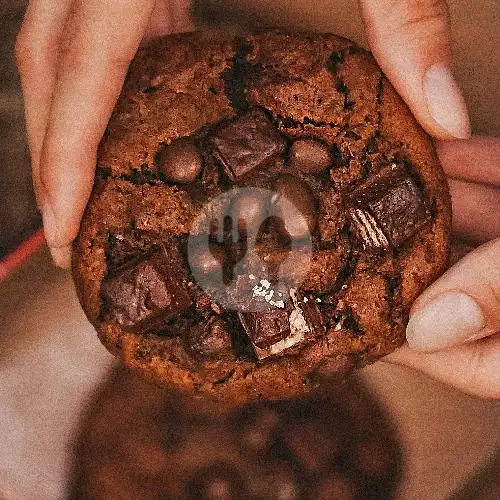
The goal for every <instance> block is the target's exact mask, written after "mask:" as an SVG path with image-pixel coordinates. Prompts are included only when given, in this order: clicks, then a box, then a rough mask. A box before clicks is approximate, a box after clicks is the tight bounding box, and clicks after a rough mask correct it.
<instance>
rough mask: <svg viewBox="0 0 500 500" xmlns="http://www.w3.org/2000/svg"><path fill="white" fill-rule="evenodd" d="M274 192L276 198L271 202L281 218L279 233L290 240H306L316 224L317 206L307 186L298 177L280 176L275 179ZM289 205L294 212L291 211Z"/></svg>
mask: <svg viewBox="0 0 500 500" xmlns="http://www.w3.org/2000/svg"><path fill="white" fill-rule="evenodd" d="M274 190H275V191H276V195H277V196H276V198H275V199H274V200H273V201H274V203H276V205H277V207H278V210H279V213H280V216H281V220H282V228H281V231H282V232H284V233H286V234H288V235H289V236H290V238H295V239H303V238H307V237H308V236H309V235H310V233H311V231H313V230H314V228H315V227H316V224H317V222H318V206H317V202H316V199H315V198H314V195H313V193H312V191H311V189H310V188H309V186H308V185H307V184H306V183H305V182H303V181H302V180H300V179H299V178H298V177H295V176H293V175H282V176H280V177H279V178H278V179H276V181H275V183H274ZM290 204H291V205H292V207H293V208H295V210H293V209H292V210H291V207H290ZM297 211H298V212H299V213H297ZM300 214H302V217H300Z"/></svg>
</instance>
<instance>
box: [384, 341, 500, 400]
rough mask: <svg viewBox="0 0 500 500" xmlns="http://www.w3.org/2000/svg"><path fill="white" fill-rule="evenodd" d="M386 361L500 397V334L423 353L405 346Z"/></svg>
mask: <svg viewBox="0 0 500 500" xmlns="http://www.w3.org/2000/svg"><path fill="white" fill-rule="evenodd" d="M383 359H384V361H387V362H389V363H395V364H398V365H405V366H410V367H412V368H415V369H416V370H420V371H422V372H424V373H427V374H428V375H430V376H431V377H433V378H435V379H437V380H440V381H441V382H444V383H446V384H450V385H453V386H454V387H456V388H458V389H460V390H462V391H464V392H468V393H469V394H473V395H475V396H480V397H483V398H500V336H499V335H498V334H497V335H495V336H492V337H489V338H486V339H483V340H481V341H478V342H473V343H472V344H466V345H462V346H458V347H452V348H450V349H446V350H443V351H438V352H432V353H422V352H418V351H415V350H413V349H410V348H409V347H408V346H406V345H405V346H403V347H401V348H400V349H398V350H397V351H395V352H393V353H392V354H389V355H388V356H386V357H385V358H383Z"/></svg>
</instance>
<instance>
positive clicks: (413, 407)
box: [0, 0, 500, 500]
mask: <svg viewBox="0 0 500 500" xmlns="http://www.w3.org/2000/svg"><path fill="white" fill-rule="evenodd" d="M5 3H16V2H1V0H0V7H3V5H4V4H5ZM18 3H22V2H18ZM211 3H212V4H217V5H218V7H221V6H223V7H224V6H225V7H228V6H229V7H233V8H234V7H235V6H238V5H240V8H242V9H251V10H252V12H253V15H254V17H257V18H259V19H260V21H261V22H265V23H266V24H275V25H278V24H283V23H284V22H285V20H286V21H287V22H288V23H289V24H293V25H300V26H302V27H310V28H315V29H318V30H325V31H335V32H338V33H340V34H343V35H346V36H349V37H351V38H354V39H357V40H358V41H360V40H362V38H363V35H362V28H361V24H360V20H359V16H358V13H357V8H356V3H355V2H354V1H347V0H323V1H320V0H316V1H312V0H308V1H307V0H305V1H298V0H297V1H290V0H289V1H286V0H247V1H244V2H234V1H233V2H229V1H215V0H214V1H212V2H211ZM242 4H243V5H242ZM450 4H451V12H452V20H453V37H454V49H455V54H456V58H457V74H458V76H459V80H460V82H461V84H462V86H463V88H464V90H465V94H466V99H467V102H468V103H469V107H470V111H471V116H472V118H473V124H474V128H475V130H476V131H479V132H483V133H491V134H497V135H500V85H499V83H500V78H499V76H500V75H499V68H500V50H499V49H500V41H499V32H500V17H499V16H500V5H499V2H497V1H495V0H489V1H488V0H479V1H478V0H475V1H465V0H460V1H458V0H454V1H451V2H450ZM250 14H251V12H250ZM248 16H249V12H248V11H247V12H246V13H245V14H244V17H245V18H248ZM9 96H10V97H9V99H10V100H9V103H11V105H12V106H14V108H15V109H19V102H20V101H19V96H18V94H17V93H15V94H9ZM12 102H13V103H14V104H12ZM15 103H17V107H16V105H15ZM0 105H2V102H0ZM0 339H2V348H1V350H0V439H1V443H2V444H1V446H0V498H2V496H4V497H5V498H8V499H31V498H32V499H37V500H38V499H40V500H43V499H55V498H61V497H62V496H63V491H64V484H65V480H66V479H65V474H66V471H67V467H68V463H69V457H70V452H71V439H72V436H73V435H74V431H75V428H76V426H77V422H78V415H79V413H80V412H81V409H82V404H83V402H84V401H85V398H86V396H87V395H88V393H89V391H90V390H91V388H92V387H93V386H94V385H95V384H96V383H97V382H98V381H99V380H100V379H101V378H102V376H103V375H104V373H105V372H106V370H107V367H108V366H109V365H110V364H111V362H112V359H111V356H110V355H108V354H107V353H106V351H105V350H104V348H103V347H102V346H101V345H100V344H99V342H98V340H97V337H96V335H95V333H94V332H93V330H92V328H91V327H90V325H89V324H88V323H87V321H86V319H85V318H84V316H83V313H82V312H81V309H80V307H79V305H78V302H77V300H76V297H75V294H74V290H73V286H72V283H71V279H70V277H69V276H68V275H67V274H66V273H64V272H62V271H58V270H56V269H54V268H53V267H52V266H51V264H50V261H49V258H48V254H47V252H46V251H45V250H44V251H42V252H40V253H39V254H38V255H36V256H35V257H34V258H32V259H31V260H30V261H29V262H28V263H26V264H25V265H24V266H23V267H22V269H20V270H19V271H18V272H17V273H16V274H14V275H13V276H11V277H10V278H9V279H8V280H7V281H5V282H2V283H0ZM363 377H364V378H365V379H366V380H367V381H368V383H369V384H370V385H371V386H372V387H373V389H374V391H375V392H376V393H377V394H378V395H379V397H380V399H381V400H382V401H384V402H385V403H386V404H387V406H388V408H389V410H390V411H391V413H392V414H393V415H394V417H395V418H396V419H397V421H398V424H399V427H400V432H401V436H402V438H403V440H404V445H405V449H406V457H407V471H406V475H405V479H404V482H403V484H402V486H401V489H400V494H399V498H401V499H415V500H416V499H422V498H424V499H428V500H440V499H446V498H449V496H450V494H451V493H452V492H453V491H454V490H455V489H456V488H457V487H459V486H460V485H461V484H462V483H463V482H464V481H465V480H466V479H467V478H468V477H469V475H470V473H471V472H472V471H474V470H476V469H477V468H478V467H480V466H481V465H482V464H484V463H485V462H486V461H488V459H489V457H491V456H492V454H493V453H494V452H495V450H497V449H498V447H499V445H500V425H499V424H500V403H499V402H493V401H484V400H480V399H477V398H473V397H470V396H466V395H464V394H462V393H459V392H457V391H454V390H451V389H449V388H447V387H445V386H443V385H441V384H438V383H435V382H433V381H431V380H429V379H428V378H426V377H424V376H423V375H420V374H417V373H416V372H413V371H410V370H407V369H404V368H396V367H393V366H390V365H386V364H384V363H377V364H376V365H373V366H371V367H369V368H367V369H365V370H364V371H363ZM491 498H493V497H491Z"/></svg>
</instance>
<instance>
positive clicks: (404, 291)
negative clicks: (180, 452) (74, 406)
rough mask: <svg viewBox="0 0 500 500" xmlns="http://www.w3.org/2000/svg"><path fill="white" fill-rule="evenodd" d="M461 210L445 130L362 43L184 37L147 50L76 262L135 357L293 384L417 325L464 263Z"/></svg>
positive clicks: (249, 395)
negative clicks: (453, 227) (421, 116)
mask: <svg viewBox="0 0 500 500" xmlns="http://www.w3.org/2000/svg"><path fill="white" fill-rule="evenodd" d="M450 211H451V210H450V199H449V194H448V190H447V185H446V181H445V178H444V175H443V172H442V170H441V168H440V165H439V163H438V160H437V158H436V155H435V152H434V149H433V146H432V143H431V141H430V139H429V138H428V137H427V135H426V134H425V133H424V132H423V130H422V129H421V128H420V126H419V125H418V124H417V123H416V121H415V119H414V118H413V117H412V115H411V113H410V112H409V110H408V108H407V107H406V106H405V104H404V103H403V101H402V100H401V99H400V97H399V96H398V95H397V94H396V92H395V91H394V89H393V88H392V86H391V85H390V83H389V82H388V81H387V79H386V78H385V76H384V75H383V74H382V72H381V70H380V69H379V68H378V66H377V65H376V64H375V62H374V60H373V58H372V56H371V55H370V54H369V53H367V52H365V51H364V50H362V49H361V48H359V47H358V46H356V45H355V44H354V43H352V42H350V41H348V40H345V39H341V38H338V37H335V36H332V35H322V34H312V33H287V32H282V31H279V30H271V31H263V32H259V33H254V34H249V35H247V36H244V37H239V38H238V37H234V38H231V37H229V38H227V37H223V36H216V35H213V34H203V33H191V34H185V35H177V36H170V37H164V38H159V39H155V40H152V41H150V42H148V43H147V44H146V45H145V46H143V47H142V48H140V49H139V52H138V53H137V56H136V58H135V59H134V61H133V63H132V65H131V68H130V71H129V74H128V77H127V79H126V82H125V86H124V89H123V92H122V94H121V96H120V98H119V101H118V103H117V106H116V108H115V111H114V113H113V115H112V118H111V120H110V122H109V125H108V128H107V130H106V134H105V136H104V138H103V140H102V143H101V145H100V148H99V151H98V161H97V173H96V181H95V187H94V191H93V194H92V197H91V199H90V202H89V204H88V206H87V210H86V212H85V214H84V217H83V221H82V224H81V229H80V233H79V236H78V238H77V239H76V241H75V244H74V250H73V272H74V277H75V281H76V285H77V290H78V294H79V297H80V300H81V303H82V305H83V308H84V310H85V312H86V314H87V316H88V318H89V319H90V321H91V322H92V323H93V325H94V326H95V328H96V330H97V332H98V335H99V337H100V339H101V340H102V342H103V343H104V344H105V345H106V347H107V348H108V349H109V350H110V351H111V352H112V353H114V354H115V355H116V356H118V357H120V358H121V359H122V361H123V362H124V363H125V364H126V365H127V366H129V367H133V368H135V369H137V370H139V371H140V372H142V373H144V374H145V375H146V376H148V377H149V378H150V379H152V380H154V381H157V382H159V383H161V384H163V385H166V386H169V387H176V388H178V389H181V390H185V391H190V392H196V393H204V394H210V395H212V396H215V397H218V398H221V399H227V400H230V401H233V402H235V403H237V402H241V401H245V400H248V399H253V398H269V399H278V398H284V397H289V396H292V395H295V394H298V393H301V392H304V391H307V390H309V389H310V388H311V387H314V386H316V385H317V384H318V383H320V382H321V381H323V380H328V379H330V378H332V377H336V376H339V375H341V374H343V373H345V372H347V371H350V370H351V369H353V368H356V367H361V366H363V365H364V364H366V363H370V362H372V361H375V360H376V359H378V358H380V357H381V356H384V355H385V354H388V353H389V352H391V351H393V350H394V349H396V348H397V347H398V346H399V345H400V344H401V343H402V342H403V341H404V337H405V325H406V322H407V317H408V311H409V308H410V306H411V304H412V302H413V300H414V299H415V298H416V297H417V296H418V294H419V293H420V292H421V291H422V290H423V289H424V288H425V287H426V286H428V285H429V284H430V283H431V282H432V281H433V280H434V279H435V278H436V277H437V276H438V275H439V274H440V273H441V272H442V270H443V268H444V265H445V263H446V259H447V256H448V249H449V229H450Z"/></svg>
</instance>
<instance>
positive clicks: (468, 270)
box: [406, 238, 500, 351]
mask: <svg viewBox="0 0 500 500" xmlns="http://www.w3.org/2000/svg"><path fill="white" fill-rule="evenodd" d="M499 331H500V238H497V239H496V240H493V241H490V242H489V243H486V244H485V245H483V246H481V247H479V248H477V249H476V250H474V251H473V252H471V253H469V254H468V255H466V256H465V257H464V258H463V259H462V260H460V261H459V262H458V263H457V264H455V265H454V266H453V267H452V268H450V269H449V270H448V271H447V272H446V273H445V274H444V275H443V276H442V277H441V278H440V279H438V280H437V281H436V282H435V283H433V284H432V285H431V286H430V287H429V288H428V289H427V290H426V291H425V292H424V293H423V294H422V295H421V296H420V297H419V298H418V299H417V301H416V302H415V304H414V305H413V307H412V311H411V314H410V321H409V323H408V327H407V330H406V338H407V340H408V345H409V346H410V347H411V348H413V349H417V350H421V351H435V350H439V349H443V348H447V347H451V346H456V345H459V344H463V343H466V342H471V341H474V340H477V339H481V338H484V337H487V336H489V335H493V334H495V333H497V332H499Z"/></svg>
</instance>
